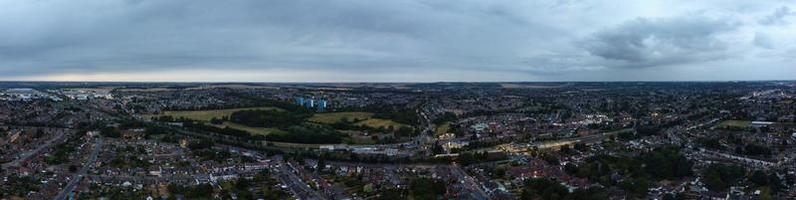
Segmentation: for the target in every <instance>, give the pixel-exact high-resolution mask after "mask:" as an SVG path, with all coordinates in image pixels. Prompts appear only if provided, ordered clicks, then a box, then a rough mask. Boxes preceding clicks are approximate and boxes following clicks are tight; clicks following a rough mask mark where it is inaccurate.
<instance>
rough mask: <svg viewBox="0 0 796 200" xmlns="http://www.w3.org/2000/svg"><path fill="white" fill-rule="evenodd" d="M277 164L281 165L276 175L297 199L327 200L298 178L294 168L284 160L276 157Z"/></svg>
mask: <svg viewBox="0 0 796 200" xmlns="http://www.w3.org/2000/svg"><path fill="white" fill-rule="evenodd" d="M274 160H276V163H277V164H278V165H279V171H278V172H277V173H278V174H277V175H276V176H277V178H279V180H280V181H281V182H282V183H284V184H285V185H287V187H288V189H290V191H291V192H293V194H294V195H296V196H295V197H296V198H298V199H312V200H315V199H326V198H324V197H323V196H322V195H321V194H320V193H318V191H315V190H313V189H312V188H310V187H309V185H307V183H304V181H302V180H301V178H299V177H298V176H296V174H295V172H296V170H295V169H294V168H293V166H289V165H288V164H286V163H285V162H283V161H282V158H280V157H276V158H275V159H274Z"/></svg>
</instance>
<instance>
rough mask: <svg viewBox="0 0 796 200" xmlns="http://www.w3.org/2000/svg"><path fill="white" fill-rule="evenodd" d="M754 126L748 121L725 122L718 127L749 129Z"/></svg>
mask: <svg viewBox="0 0 796 200" xmlns="http://www.w3.org/2000/svg"><path fill="white" fill-rule="evenodd" d="M751 124H752V121H747V120H725V121H723V122H721V123H719V124H718V125H716V127H738V128H747V127H749V126H750V125H751Z"/></svg>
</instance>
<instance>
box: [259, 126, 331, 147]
mask: <svg viewBox="0 0 796 200" xmlns="http://www.w3.org/2000/svg"><path fill="white" fill-rule="evenodd" d="M285 131H287V132H288V133H287V134H271V135H268V141H275V142H294V143H306V144H338V143H340V142H341V141H342V135H341V134H340V133H338V132H337V130H335V129H334V128H332V127H329V126H327V125H322V124H313V123H303V124H301V125H296V126H290V127H288V128H287V129H285Z"/></svg>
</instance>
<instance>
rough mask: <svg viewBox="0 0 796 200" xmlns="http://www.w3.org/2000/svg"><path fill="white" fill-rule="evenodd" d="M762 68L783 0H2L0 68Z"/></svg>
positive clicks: (300, 73)
mask: <svg viewBox="0 0 796 200" xmlns="http://www.w3.org/2000/svg"><path fill="white" fill-rule="evenodd" d="M772 79H775V80H782V79H796V1H793V0H782V1H776V0H772V1H749V0H715V1H710V0H705V1H693V0H662V1H653V0H643V1H629V0H621V1H620V0H613V1H610V0H558V1H555V0H549V1H529V0H519V1H510V0H497V1H483V0H394V1H392V0H390V1H388V0H384V1H381V0H379V1H374V0H361V1H357V0H323V1H317V0H284V1H271V0H224V1H217V0H0V80H58V81H236V82H237V81H241V82H243V81H257V82H312V81H323V82H330V81H331V82H351V81H382V82H390V81H424V82H425V81H616V80H618V81H628V80H645V81H677V80H772Z"/></svg>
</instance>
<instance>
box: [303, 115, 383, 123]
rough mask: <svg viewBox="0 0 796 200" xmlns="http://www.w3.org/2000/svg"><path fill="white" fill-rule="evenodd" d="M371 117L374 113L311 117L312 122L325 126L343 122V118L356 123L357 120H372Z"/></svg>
mask: <svg viewBox="0 0 796 200" xmlns="http://www.w3.org/2000/svg"><path fill="white" fill-rule="evenodd" d="M371 117H373V113H369V112H336V113H318V114H315V115H313V116H312V117H310V121H311V122H317V123H323V124H334V123H337V122H340V121H343V118H348V120H349V121H354V120H356V119H370V118H371Z"/></svg>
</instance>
